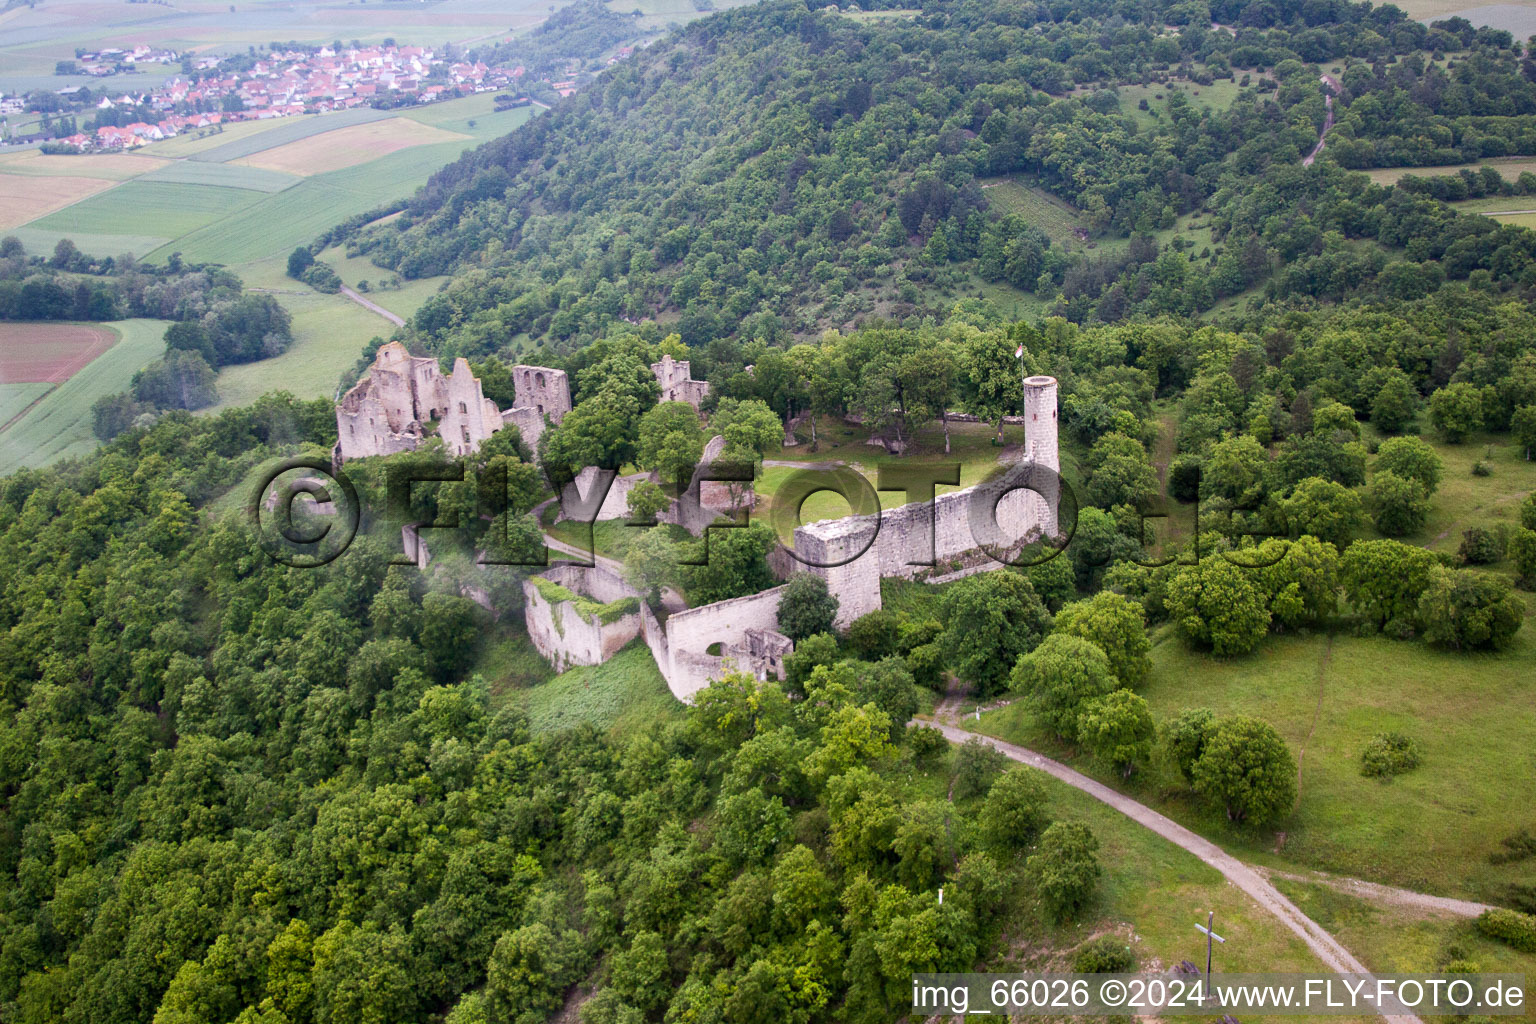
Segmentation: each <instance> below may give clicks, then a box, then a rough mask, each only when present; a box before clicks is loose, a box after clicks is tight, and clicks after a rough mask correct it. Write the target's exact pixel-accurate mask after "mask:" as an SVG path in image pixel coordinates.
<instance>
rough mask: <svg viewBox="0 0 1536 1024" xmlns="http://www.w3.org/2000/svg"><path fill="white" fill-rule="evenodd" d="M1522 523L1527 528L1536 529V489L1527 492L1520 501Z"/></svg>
mask: <svg viewBox="0 0 1536 1024" xmlns="http://www.w3.org/2000/svg"><path fill="white" fill-rule="evenodd" d="M1520 525H1521V526H1523V527H1525V528H1526V529H1527V530H1536V491H1532V492H1531V493H1530V494H1527V495H1526V496H1525V500H1524V501H1522V502H1520Z"/></svg>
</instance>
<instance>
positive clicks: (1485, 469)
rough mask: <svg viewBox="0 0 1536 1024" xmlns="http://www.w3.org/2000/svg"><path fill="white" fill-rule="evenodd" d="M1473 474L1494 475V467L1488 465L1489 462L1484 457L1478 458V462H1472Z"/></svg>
mask: <svg viewBox="0 0 1536 1024" xmlns="http://www.w3.org/2000/svg"><path fill="white" fill-rule="evenodd" d="M1472 475H1473V476H1492V475H1493V467H1492V466H1490V465H1488V463H1486V462H1484V461H1483V460H1482V459H1478V460H1477V461H1476V462H1474V463H1472Z"/></svg>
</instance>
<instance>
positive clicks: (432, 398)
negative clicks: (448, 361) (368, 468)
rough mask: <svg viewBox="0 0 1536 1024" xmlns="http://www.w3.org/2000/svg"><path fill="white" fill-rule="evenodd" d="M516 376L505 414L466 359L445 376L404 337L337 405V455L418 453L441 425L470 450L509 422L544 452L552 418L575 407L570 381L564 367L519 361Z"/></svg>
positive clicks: (453, 447)
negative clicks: (542, 442)
mask: <svg viewBox="0 0 1536 1024" xmlns="http://www.w3.org/2000/svg"><path fill="white" fill-rule="evenodd" d="M512 375H513V376H512V380H513V389H514V395H515V398H514V401H513V407H512V408H511V409H508V410H506V411H505V412H503V411H502V410H500V409H498V408H497V407H496V403H495V402H493V401H491V400H490V399H489V398H486V397H485V394H484V392H483V390H482V389H481V386H480V378H478V377H476V376H475V375H474V373H473V372H471V371H470V368H469V363H468V362H467V361H466V360H464V359H463V358H462V357H461V358H459V359H456V360H454V363H453V372H452V373H451V374H447V375H446V376H445V375H444V374H443V372H442V370H441V368H440V367H439V366H438V362H437V359H436V358H434V357H432V356H413V355H411V353H410V352H409V351H407V350H406V347H405V346H404V345H402V344H400V343H399V342H397V341H392V342H389V343H388V344H386V345H383V346H381V347H380V348H379V351H378V353H377V354H376V355H375V356H374V358H373V365H372V366H370V367H368V373H367V375H366V376H364V377H363V379H362V380H360V381H358V383H357V384H356V385H354V386H353V387H352V388H351V390H349V391H348V392H347V393H346V394H345V395H343V396H342V399H341V401H340V402H339V403H338V404H337V406H336V437H337V441H336V450H335V451H334V452H333V458H334V460H335V461H336V463H337V464H338V465H339V464H341V463H342V462H345V461H347V460H348V459H361V458H366V457H367V456H370V455H393V454H395V453H396V452H408V451H414V450H415V449H416V448H417V447H419V446H420V445H421V443H422V442H423V441H424V440H426V438H427V434H428V432H429V430H430V429H431V427H432V425H433V424H434V423H435V424H436V425H437V432H438V435H439V436H441V437H442V439H443V444H444V445H445V446H446V447H447V449H448V451H449V452H451V453H452V454H454V455H468V454H470V453H471V452H473V451H475V450H476V449H477V448H479V447H480V442H481V441H483V440H485V439H486V438H487V437H490V436H491V435H492V434H494V433H495V432H496V431H498V430H500V429H501V428H502V427H503V426H504V425H506V424H508V423H511V424H513V425H515V426H516V427H517V428H518V430H519V431H520V432H521V433H522V437H523V441H524V443H526V444H527V445H528V447H529V448H530V449H532V450H534V451H537V450H538V443H539V437H540V435H541V434H543V432H544V425H545V423H546V421H548V422H552V423H556V424H558V423H559V422H560V421H561V420H562V419H564V418H565V414H566V413H567V412H569V411H570V408H571V388H570V383H569V382H568V381H567V380H566V376H565V371H564V370H555V369H551V368H549V367H547V366H515V367H513V368H512Z"/></svg>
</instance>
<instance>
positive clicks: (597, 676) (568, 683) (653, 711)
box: [487, 638, 683, 732]
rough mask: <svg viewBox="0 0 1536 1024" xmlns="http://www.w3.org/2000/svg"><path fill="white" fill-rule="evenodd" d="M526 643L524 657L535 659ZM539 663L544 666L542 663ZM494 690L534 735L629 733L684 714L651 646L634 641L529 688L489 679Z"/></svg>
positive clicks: (535, 656)
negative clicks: (523, 715)
mask: <svg viewBox="0 0 1536 1024" xmlns="http://www.w3.org/2000/svg"><path fill="white" fill-rule="evenodd" d="M522 643H523V644H525V645H528V648H527V653H526V654H525V657H526V656H529V655H531V657H533V658H534V659H536V660H537V659H538V655H537V653H533V652H532V645H531V644H528V641H527V640H526V638H525V639H523V641H522ZM540 664H543V662H542V660H540ZM487 681H488V682H489V683H490V684H491V688H492V692H493V693H496V694H497V695H498V697H499V698H500V699H502V700H506V701H511V702H513V703H515V704H516V705H517V706H519V707H521V708H522V709H523V710H524V711H526V712H527V713H528V718H529V720H530V721H531V722H532V724H533V728H534V730H535V731H536V732H554V731H556V730H559V729H569V728H571V727H573V726H576V725H593V726H596V727H597V728H599V729H615V730H617V731H622V732H633V731H635V730H641V731H643V730H645V729H650V728H654V727H655V726H656V725H657V724H659V723H661V722H663V721H665V720H666V719H668V718H673V717H676V716H678V715H680V714H682V710H683V705H682V704H681V703H679V701H678V700H677V698H676V697H674V696H672V693H671V691H670V690H668V689H667V684H666V681H665V680H664V679H662V678H661V672H659V671H658V670H657V668H656V659H655V658H653V657H652V656H651V651H650V648H648V647H646V646H645V643H644V642H643V641H641V640H635V641H634V642H633V643H631V644H630V645H629V646H628V647H626V648H624V650H622V651H620V652H619V653H618V654H617V655H615V656H614V657H613V658H611V659H609V660H608V661H607V662H605V663H603V664H601V665H593V666H582V667H578V668H573V669H571V670H570V671H568V672H563V673H561V674H560V675H557V676H553V677H552V678H549V679H548V680H547V681H541V682H538V683H537V685H533V686H526V687H522V686H518V685H516V684H515V682H513V681H511V680H509V679H507V678H497V677H492V676H487Z"/></svg>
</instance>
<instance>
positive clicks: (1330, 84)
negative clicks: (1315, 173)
mask: <svg viewBox="0 0 1536 1024" xmlns="http://www.w3.org/2000/svg"><path fill="white" fill-rule="evenodd" d="M1322 83H1323V106H1324V107H1325V108H1327V110H1328V115H1327V116H1326V117H1324V118H1323V130H1322V131H1320V132H1318V133H1317V145H1315V146H1313V147H1312V152H1310V153H1308V154H1307V158H1306V159H1305V160H1303V161H1302V162H1301V166H1303V167H1311V166H1312V161H1314V160H1316V159H1317V157H1318V154H1320V153H1321V152H1322V151H1323V146H1324V145H1325V144H1326V142H1327V139H1328V129H1329V128H1332V127H1333V94H1334V93H1335V92H1338V91H1339V88H1340V87H1339V83H1338V82H1336V81H1334V78H1333V76H1332V75H1324V76H1323V77H1322Z"/></svg>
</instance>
